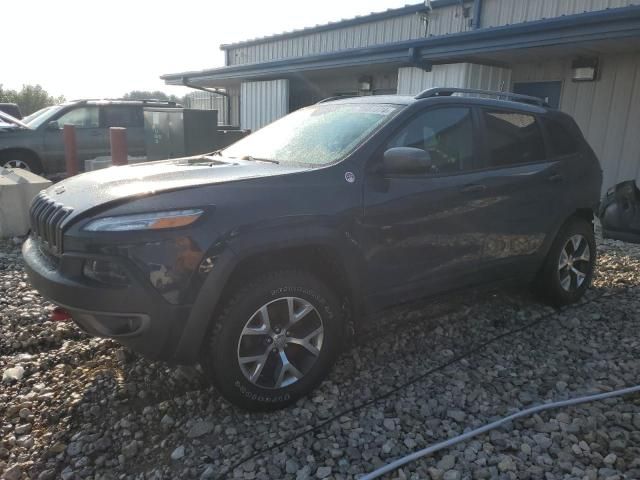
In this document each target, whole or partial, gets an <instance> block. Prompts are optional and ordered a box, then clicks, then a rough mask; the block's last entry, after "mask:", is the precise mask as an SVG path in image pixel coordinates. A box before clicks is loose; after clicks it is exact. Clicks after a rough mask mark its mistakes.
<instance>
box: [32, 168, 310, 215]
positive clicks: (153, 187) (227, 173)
mask: <svg viewBox="0 0 640 480" xmlns="http://www.w3.org/2000/svg"><path fill="white" fill-rule="evenodd" d="M304 170H307V168H306V167H293V166H285V165H276V164H271V163H266V162H260V161H247V160H235V159H226V158H222V157H190V158H181V159H174V160H163V161H160V162H145V163H138V164H134V165H126V166H122V167H111V168H106V169H103V170H97V171H95V172H88V173H84V174H82V175H77V176H75V177H72V178H69V179H67V180H64V181H62V182H59V183H57V184H55V185H52V186H51V187H49V188H48V189H47V190H45V194H46V195H47V196H48V197H49V198H50V199H51V200H54V201H55V202H57V203H61V204H63V205H65V206H68V207H71V208H72V209H73V210H74V211H76V212H78V211H84V210H87V209H90V208H92V207H95V206H98V205H103V204H106V203H109V202H112V201H114V200H122V199H125V198H129V197H139V196H146V195H153V194H156V193H161V192H165V191H170V190H177V189H182V188H189V187H196V186H203V185H211V184H216V183H226V182H236V181H239V180H244V179H250V178H258V177H269V176H275V175H284V174H288V173H294V172H299V171H304Z"/></svg>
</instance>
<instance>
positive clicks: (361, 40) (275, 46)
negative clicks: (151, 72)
mask: <svg viewBox="0 0 640 480" xmlns="http://www.w3.org/2000/svg"><path fill="white" fill-rule="evenodd" d="M467 7H468V5H467ZM463 12H464V11H463V7H462V6H461V5H454V6H451V7H442V8H437V9H435V10H433V11H432V12H431V13H430V20H429V22H428V23H425V22H424V21H423V20H422V19H421V16H420V15H419V14H410V15H402V16H398V17H394V18H389V19H386V20H378V21H375V22H369V23H363V24H360V25H354V26H350V27H344V28H336V29H335V30H328V31H323V32H317V33H309V34H307V35H301V36H299V37H292V38H284V39H280V40H272V41H269V40H265V41H264V42H261V43H259V44H256V45H246V46H241V45H240V46H238V47H234V48H230V49H229V65H241V64H245V63H258V62H268V61H272V60H280V59H283V58H291V57H302V56H308V55H318V54H321V53H328V52H335V51H340V50H346V49H349V48H359V47H368V46H371V45H380V44H383V43H391V42H399V41H402V40H412V39H416V38H422V37H425V36H429V35H443V34H445V33H455V32H461V31H466V30H469V29H470V28H471V27H470V26H469V23H470V22H469V20H470V19H469V18H464V15H463Z"/></svg>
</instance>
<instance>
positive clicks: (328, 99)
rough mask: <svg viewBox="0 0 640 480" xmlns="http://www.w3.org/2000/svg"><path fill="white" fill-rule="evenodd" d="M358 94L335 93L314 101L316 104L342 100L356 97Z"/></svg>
mask: <svg viewBox="0 0 640 480" xmlns="http://www.w3.org/2000/svg"><path fill="white" fill-rule="evenodd" d="M357 96H358V95H336V96H334V97H327V98H323V99H322V100H320V101H319V102H316V105H317V104H318V103H326V102H333V101H334V100H342V99H343V98H353V97H357Z"/></svg>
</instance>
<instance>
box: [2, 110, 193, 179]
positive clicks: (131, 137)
mask: <svg viewBox="0 0 640 480" xmlns="http://www.w3.org/2000/svg"><path fill="white" fill-rule="evenodd" d="M146 106H152V107H165V108H182V106H181V105H179V104H176V103H175V102H163V101H159V100H77V101H73V102H68V103H64V104H61V105H55V106H52V107H46V108H44V109H42V110H40V111H38V112H36V113H34V114H31V115H29V116H28V117H26V118H24V119H23V120H22V123H23V124H24V125H17V126H16V127H15V128H4V129H2V130H0V167H3V166H4V167H12V168H24V169H27V170H31V171H33V172H35V173H47V174H53V173H58V172H63V171H64V170H65V163H64V144H63V141H62V127H63V126H64V125H74V126H75V127H76V140H77V144H78V159H79V160H80V161H81V162H82V161H83V160H86V159H89V158H96V157H100V156H104V155H109V154H110V146H109V127H125V128H126V129H127V143H128V147H129V154H130V155H132V156H144V155H145V144H144V116H143V108H144V107H146ZM81 168H82V164H81Z"/></svg>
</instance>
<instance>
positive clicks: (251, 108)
mask: <svg viewBox="0 0 640 480" xmlns="http://www.w3.org/2000/svg"><path fill="white" fill-rule="evenodd" d="M240 109H241V113H240V126H241V127H242V128H248V129H250V130H252V131H255V130H258V129H259V128H261V127H263V126H265V125H267V124H268V123H271V122H273V121H274V120H277V119H278V118H280V117H283V116H284V115H286V114H287V113H288V112H289V80H268V81H264V82H242V85H241V87H240Z"/></svg>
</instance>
